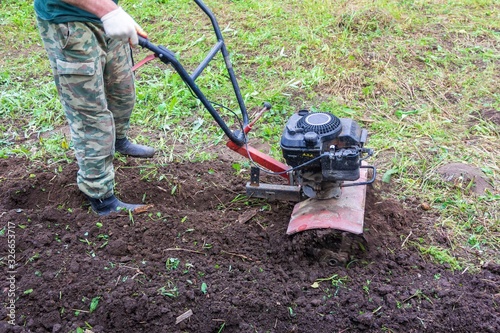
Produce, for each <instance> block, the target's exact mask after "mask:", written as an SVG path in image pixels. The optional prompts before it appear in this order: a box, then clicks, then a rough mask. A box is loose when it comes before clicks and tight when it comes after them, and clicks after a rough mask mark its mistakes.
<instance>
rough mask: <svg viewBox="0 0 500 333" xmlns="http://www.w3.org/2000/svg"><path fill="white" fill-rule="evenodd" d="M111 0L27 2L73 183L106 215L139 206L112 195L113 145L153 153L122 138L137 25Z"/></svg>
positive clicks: (135, 153) (128, 111)
mask: <svg viewBox="0 0 500 333" xmlns="http://www.w3.org/2000/svg"><path fill="white" fill-rule="evenodd" d="M117 2H118V0H115V1H113V0H34V7H35V12H36V14H37V20H38V28H39V31H40V35H41V37H42V39H43V42H44V46H45V49H46V51H47V53H48V56H49V60H50V64H51V67H52V70H53V73H54V80H55V83H56V86H57V90H58V93H59V97H60V100H61V103H62V106H63V109H64V112H65V113H66V118H67V120H68V123H69V126H70V130H71V138H72V141H73V146H74V149H75V155H76V158H77V161H78V166H79V171H78V175H77V183H78V187H79V189H80V190H81V191H82V192H83V193H84V194H85V195H86V196H87V198H88V199H89V201H90V204H91V206H92V209H93V210H94V211H95V212H97V213H98V214H99V215H107V214H109V213H111V212H115V211H119V210H121V209H126V210H134V209H136V208H138V207H140V206H141V205H136V204H128V203H124V202H121V201H120V200H119V199H118V198H116V196H115V195H114V193H113V186H114V168H113V156H114V152H115V150H116V151H118V152H120V153H122V154H125V155H130V156H135V157H144V158H148V157H152V156H153V155H154V153H155V150H154V149H153V148H150V147H146V146H141V145H136V144H133V143H131V142H130V141H129V140H128V139H127V136H126V134H127V130H128V128H129V120H130V115H131V113H132V109H133V107H134V103H135V87H134V77H133V73H132V59H131V52H130V45H129V43H130V44H131V45H133V46H134V45H137V44H138V34H140V35H142V36H144V37H146V34H145V33H144V31H143V30H142V29H141V28H140V27H139V25H137V23H136V22H135V21H134V20H133V19H132V18H131V17H130V15H128V14H127V13H126V12H125V11H124V10H123V9H122V8H121V7H118V5H117Z"/></svg>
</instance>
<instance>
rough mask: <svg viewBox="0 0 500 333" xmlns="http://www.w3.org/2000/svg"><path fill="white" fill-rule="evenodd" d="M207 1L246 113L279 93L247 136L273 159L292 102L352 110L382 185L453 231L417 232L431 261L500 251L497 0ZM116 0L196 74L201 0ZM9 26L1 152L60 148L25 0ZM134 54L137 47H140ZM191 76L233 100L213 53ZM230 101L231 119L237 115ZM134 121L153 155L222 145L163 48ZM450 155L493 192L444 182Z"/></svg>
mask: <svg viewBox="0 0 500 333" xmlns="http://www.w3.org/2000/svg"><path fill="white" fill-rule="evenodd" d="M206 3H207V4H208V5H209V7H210V8H211V9H212V10H213V12H214V13H215V15H216V17H217V19H218V21H219V24H220V26H221V28H222V29H223V34H224V37H225V40H226V44H227V46H228V48H229V51H230V53H231V58H232V61H233V65H234V68H235V70H236V73H237V75H238V78H239V84H240V87H241V90H242V93H243V96H244V99H245V102H246V104H247V106H248V108H249V110H250V112H252V111H254V110H257V109H258V108H259V106H260V105H261V104H262V103H263V102H264V101H268V102H270V103H272V104H273V109H272V110H271V111H270V112H268V113H267V114H266V115H265V116H264V117H263V119H261V121H260V122H259V123H258V124H257V126H256V127H255V128H256V129H255V130H254V132H253V133H252V134H251V135H252V136H253V137H258V138H260V139H261V140H263V141H267V142H269V144H270V146H271V154H272V155H273V156H275V157H276V158H280V150H279V144H278V142H279V137H280V135H281V131H282V129H283V126H284V124H285V122H286V120H287V119H288V117H289V116H290V115H291V114H292V113H293V112H295V111H296V110H298V109H301V108H313V109H316V110H323V111H329V112H333V113H335V114H336V115H338V116H341V117H351V118H354V119H355V120H357V121H359V122H360V123H361V124H362V125H363V126H365V127H366V128H368V130H369V133H370V138H369V146H370V147H372V148H374V149H375V151H376V155H375V157H374V158H373V161H374V163H375V164H376V165H377V167H378V169H379V173H380V175H381V176H380V177H382V176H383V175H384V174H386V177H385V179H389V178H390V181H391V183H392V184H393V190H392V191H391V192H390V193H386V195H391V196H395V197H397V198H398V199H404V198H407V197H411V196H417V197H418V198H420V199H421V200H422V201H425V202H428V203H430V205H431V207H432V209H433V210H434V211H436V212H437V213H438V214H439V218H438V221H437V223H436V225H435V226H434V228H435V229H436V230H437V231H439V232H445V233H446V234H447V235H449V238H450V243H451V245H450V249H440V248H439V247H436V244H433V243H432V240H429V241H428V242H427V243H424V244H419V248H420V249H421V252H422V253H426V255H429V256H431V257H435V258H436V257H439V253H444V254H446V255H443V256H441V257H440V259H439V260H438V261H440V262H441V261H443V260H444V261H448V262H449V263H450V264H451V265H452V266H453V265H454V264H455V262H454V260H458V261H466V262H468V261H471V262H475V263H477V262H478V260H476V259H474V258H476V257H477V255H476V254H477V253H479V254H480V257H481V258H483V259H481V260H488V258H495V257H496V258H498V253H499V252H500V244H499V239H500V237H499V236H500V217H499V213H498V212H499V211H500V204H499V203H500V197H499V193H498V187H499V179H500V169H499V165H500V163H499V161H500V159H499V158H498V153H497V152H498V151H499V150H500V140H499V136H500V135H499V126H498V125H496V124H493V123H492V122H489V121H488V120H487V119H483V118H482V117H481V116H480V113H481V111H482V110H485V109H492V110H496V111H497V112H498V110H500V87H499V85H498V73H499V72H500V4H499V3H498V1H495V0H475V1H474V0H457V1H424V0H420V1H419V0H405V1H395V0H375V1H368V0H354V1H331V0H326V1H325V0H321V1H320V0H304V1H299V0H292V1H286V2H283V1H277V0H266V1H255V0H250V1H238V0H233V1H215V0H210V1H209V0H207V1H206ZM122 6H124V8H125V9H126V10H128V11H129V13H130V14H131V15H132V16H133V17H134V18H135V19H136V21H137V22H138V23H139V24H140V25H141V26H142V27H143V28H144V29H145V30H146V31H147V32H148V34H149V37H150V39H151V40H152V41H153V42H154V43H157V44H161V45H165V46H166V47H168V48H169V49H171V50H173V51H174V52H176V53H177V54H178V56H179V58H180V59H181V61H182V63H183V64H184V65H185V67H186V68H187V69H188V71H189V72H190V71H192V70H194V68H196V66H197V65H198V63H199V62H200V61H201V60H202V59H203V58H204V56H205V54H206V53H207V52H208V50H209V49H210V48H211V46H212V45H213V44H214V42H215V41H214V37H213V33H212V29H211V26H210V25H209V22H208V20H207V19H206V18H205V17H204V15H203V14H202V13H201V12H200V10H199V9H198V8H197V6H196V5H195V4H194V2H192V1H188V0H182V1H166V0H142V1H123V3H122ZM0 29H1V34H0V43H1V44H2V45H4V47H2V49H1V50H0V117H1V119H2V120H1V121H0V157H2V158H8V157H9V156H13V155H26V156H27V157H29V158H32V159H42V160H47V159H60V158H61V156H65V154H66V153H67V152H66V150H67V147H66V146H65V143H64V140H65V138H64V137H63V136H61V133H60V132H58V131H56V129H59V128H60V127H61V126H63V125H64V124H65V120H64V115H63V113H62V110H61V107H60V105H59V102H58V98H57V96H56V91H55V88H54V86H53V84H52V79H51V73H50V70H49V64H48V60H47V59H46V56H45V52H44V50H43V46H42V45H41V41H40V38H39V36H38V32H37V29H36V20H35V18H34V13H33V9H32V1H31V0H25V1H22V0H13V1H9V2H8V3H6V2H2V3H0ZM134 54H135V58H136V60H139V59H141V58H142V57H143V56H144V55H146V54H147V52H144V51H143V50H140V49H136V50H135V51H134ZM197 82H198V84H199V85H200V87H202V88H203V89H204V92H205V93H206V95H207V97H208V98H209V99H210V100H212V101H214V102H217V103H220V104H223V105H225V106H227V107H228V108H231V109H233V110H235V111H238V110H237V103H236V101H235V99H234V97H233V93H232V90H231V87H230V85H229V82H228V81H227V80H226V77H225V69H224V66H223V64H222V62H221V58H220V56H218V57H216V59H215V60H214V61H213V62H212V63H211V64H210V66H209V67H208V68H207V69H206V70H205V72H204V73H203V75H202V76H201V77H200V78H199V79H198V81H197ZM221 113H222V114H223V115H224V117H225V119H226V120H227V122H228V123H229V124H231V125H232V126H233V128H235V126H236V124H237V120H236V119H235V118H234V116H232V115H231V113H229V112H227V111H224V110H222V111H221ZM132 122H133V128H134V130H135V131H136V132H137V133H138V134H137V141H140V142H143V143H150V144H153V145H155V146H156V147H157V148H159V150H160V154H159V157H158V163H159V164H162V163H168V162H170V161H174V160H187V161H200V160H205V159H212V158H215V156H214V154H213V153H209V152H207V147H210V146H212V145H221V144H223V142H224V141H225V137H224V135H223V133H222V132H221V131H220V130H219V129H218V127H217V126H216V125H215V123H214V122H213V120H212V119H211V117H210V115H209V114H208V112H206V111H205V110H204V108H203V107H202V106H201V104H200V103H199V101H197V100H196V99H195V98H193V96H192V95H191V93H190V92H189V90H188V89H187V88H186V87H185V86H184V84H183V83H182V81H181V80H180V78H179V77H178V75H177V74H176V73H175V72H174V71H173V70H172V68H170V67H168V66H166V65H164V64H161V63H160V62H153V63H150V64H148V65H147V66H145V67H143V68H141V69H140V70H139V72H138V73H137V104H136V109H135V113H134V115H133V119H132ZM201 128H203V130H201ZM39 137H43V140H40V139H39ZM152 138H153V139H152ZM28 139H29V140H28ZM68 139H69V138H68ZM27 140H28V141H27ZM28 142H29V143H28ZM33 143H34V145H35V148H33V147H32V145H33ZM176 145H183V146H184V147H185V149H184V151H183V152H182V153H179V152H176V150H175V149H174V148H175V146H176ZM450 162H463V163H468V164H471V165H474V166H477V167H480V168H481V169H482V170H483V171H484V172H485V174H486V176H487V178H488V180H489V181H490V182H491V183H492V185H493V186H494V188H495V190H494V191H493V192H492V193H486V194H484V195H480V196H477V195H474V194H472V193H471V191H469V190H468V189H467V187H465V186H464V187H461V188H457V187H456V186H454V185H453V184H449V183H446V182H444V181H442V179H441V178H440V177H439V176H437V175H436V170H437V169H438V168H439V167H440V166H442V165H445V164H447V163H450ZM228 167H229V168H230V166H228ZM389 176H390V177H389ZM442 250H446V251H442ZM448 256H449V258H450V259H446V258H448ZM443 258H444V259H443Z"/></svg>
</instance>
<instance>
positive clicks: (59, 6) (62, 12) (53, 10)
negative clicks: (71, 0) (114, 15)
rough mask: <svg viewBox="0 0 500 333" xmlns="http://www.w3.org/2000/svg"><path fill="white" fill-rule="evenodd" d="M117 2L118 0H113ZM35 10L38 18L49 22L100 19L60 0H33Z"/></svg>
mask: <svg viewBox="0 0 500 333" xmlns="http://www.w3.org/2000/svg"><path fill="white" fill-rule="evenodd" d="M113 1H114V2H115V3H118V0H113ZM35 12H36V15H37V16H38V18H40V19H42V20H44V21H49V22H51V23H66V22H94V23H101V20H100V19H99V18H98V17H97V16H95V15H94V14H91V13H89V12H87V11H85V10H83V9H80V8H78V7H75V6H73V5H70V4H67V3H65V2H63V1H61V0H35Z"/></svg>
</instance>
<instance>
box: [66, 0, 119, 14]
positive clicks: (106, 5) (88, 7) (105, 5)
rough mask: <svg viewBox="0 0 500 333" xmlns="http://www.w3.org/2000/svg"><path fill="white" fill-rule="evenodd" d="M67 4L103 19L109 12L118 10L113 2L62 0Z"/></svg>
mask: <svg viewBox="0 0 500 333" xmlns="http://www.w3.org/2000/svg"><path fill="white" fill-rule="evenodd" d="M61 1H62V2H65V3H67V4H70V5H73V6H75V7H78V8H80V9H83V10H85V11H87V12H89V13H92V14H94V15H95V16H97V17H99V18H101V17H103V16H104V15H106V14H108V13H109V12H111V11H113V10H115V9H118V5H117V4H116V3H114V2H113V1H112V0H61Z"/></svg>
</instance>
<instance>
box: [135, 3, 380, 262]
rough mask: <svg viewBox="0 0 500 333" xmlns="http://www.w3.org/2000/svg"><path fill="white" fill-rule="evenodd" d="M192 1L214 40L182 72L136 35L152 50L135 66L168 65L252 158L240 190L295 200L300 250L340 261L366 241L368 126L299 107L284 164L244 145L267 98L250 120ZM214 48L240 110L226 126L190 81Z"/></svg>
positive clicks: (220, 47)
mask: <svg viewBox="0 0 500 333" xmlns="http://www.w3.org/2000/svg"><path fill="white" fill-rule="evenodd" d="M194 2H195V3H196V4H197V5H198V6H199V7H200V9H201V10H202V11H203V12H204V13H205V14H206V15H207V16H208V17H209V19H210V21H211V23H212V26H213V30H214V32H215V36H216V42H215V45H214V46H213V47H212V49H211V50H210V52H209V53H208V54H207V56H206V57H205V59H204V60H203V61H202V62H201V63H200V65H199V66H198V67H197V68H196V69H195V70H194V72H193V73H192V74H189V73H188V72H187V71H186V69H185V68H184V67H183V66H182V65H181V63H180V62H179V60H178V59H177V57H176V56H175V54H174V52H172V51H170V50H168V49H167V48H165V47H163V46H158V45H154V44H153V43H151V42H150V41H149V40H148V39H145V38H142V37H140V38H139V45H140V46H142V47H143V48H146V49H148V50H150V51H152V52H153V54H151V55H150V56H149V57H147V58H146V59H144V60H143V61H141V62H139V63H138V64H137V65H136V66H135V68H134V69H137V68H138V67H140V66H142V65H143V64H144V63H146V62H148V61H150V60H152V59H155V58H158V59H159V60H161V61H162V62H163V63H165V64H169V65H171V66H172V67H173V68H174V69H175V71H176V72H177V73H178V74H179V75H180V77H181V78H182V80H183V81H184V82H185V83H186V84H187V86H188V87H189V89H191V91H192V92H193V94H194V95H195V96H196V98H198V99H199V100H200V101H201V103H202V104H203V106H204V107H205V108H206V109H207V110H208V112H210V114H211V115H212V117H213V118H214V120H215V121H216V122H217V124H218V125H219V126H220V128H221V129H222V130H223V131H224V133H225V134H226V136H227V137H228V138H229V141H228V142H227V146H228V147H229V148H230V149H232V150H234V151H235V152H237V153H239V154H240V155H242V156H244V157H246V158H248V159H249V160H250V161H251V162H252V165H253V167H252V168H251V174H250V181H249V182H248V183H247V185H246V192H247V195H248V196H249V197H257V198H266V199H269V200H287V201H292V202H296V204H295V207H294V210H293V212H292V216H291V219H290V223H289V225H288V229H287V234H289V235H293V234H297V235H299V234H301V235H302V234H304V232H305V231H307V234H308V236H307V237H308V240H309V243H310V245H311V246H308V247H307V248H305V249H304V250H305V251H306V252H307V253H308V254H311V255H314V256H317V257H318V258H320V259H321V260H322V261H326V262H327V263H329V264H338V263H345V262H346V261H348V260H349V259H350V255H351V254H352V253H353V252H356V251H357V250H364V249H365V248H366V242H365V241H364V237H363V222H364V210H365V197H366V185H367V184H370V183H373V181H374V180H375V177H376V169H375V167H373V166H369V165H366V164H365V162H364V160H365V159H366V158H368V157H370V156H371V155H372V154H373V151H372V150H371V149H368V148H365V147H364V145H365V143H366V141H367V131H366V130H365V129H363V128H361V127H360V126H359V124H358V123H356V122H355V121H354V120H352V119H346V118H338V117H336V116H335V115H333V114H331V113H328V112H311V111H309V110H300V111H298V112H297V113H295V114H293V115H292V116H291V117H290V118H289V119H288V122H287V123H286V125H285V128H284V130H283V133H282V136H281V142H280V146H281V150H282V154H283V158H284V160H285V161H286V164H285V163H282V162H280V161H278V160H276V159H274V158H272V157H271V156H268V155H266V154H264V153H262V152H260V151H258V150H257V149H255V148H253V147H251V146H249V144H248V140H247V133H248V132H249V131H250V130H251V129H252V127H253V126H254V125H255V122H256V121H257V120H258V119H259V118H260V117H261V116H262V115H263V114H264V113H265V112H266V111H268V110H270V109H271V105H270V104H269V103H264V106H263V107H262V109H261V110H260V112H258V113H257V115H256V116H255V117H254V119H253V120H252V121H250V120H249V117H248V113H247V109H246V106H245V104H244V102H243V98H242V95H241V92H240V88H239V86H238V82H237V79H236V75H235V73H234V70H233V67H232V64H231V61H230V58H229V53H228V51H227V48H226V46H225V43H224V39H223V37H222V34H221V31H220V28H219V25H218V23H217V20H216V19H215V16H214V15H213V13H212V12H211V11H210V10H209V9H208V7H207V6H206V5H205V4H204V3H203V2H202V1H200V0H194ZM219 52H220V53H221V54H222V57H223V59H224V61H225V65H226V68H227V74H228V76H229V79H230V81H231V84H232V86H233V90H234V93H235V97H236V99H237V101H238V104H239V108H240V111H241V119H240V120H239V121H240V124H241V127H240V128H238V129H235V130H231V129H230V128H229V127H228V125H227V124H226V122H225V121H224V120H223V118H222V117H221V115H220V114H219V112H218V111H217V110H216V108H215V107H214V103H212V102H210V101H209V100H208V99H207V98H206V96H205V95H204V94H203V92H202V91H201V90H200V88H199V87H198V85H197V84H196V83H195V81H196V79H197V78H198V77H199V75H200V74H201V73H202V72H203V70H204V69H205V68H206V67H207V66H208V64H209V63H210V61H212V60H213V58H214V57H215V56H216V55H217V54H218V53H219ZM261 172H265V173H268V174H274V175H279V176H281V177H283V178H284V179H286V180H287V184H286V185H283V183H284V182H283V181H281V182H279V183H280V184H264V183H261V182H260V173H261ZM368 174H370V177H369V179H367V178H368ZM293 237H295V235H294V236H293Z"/></svg>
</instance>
